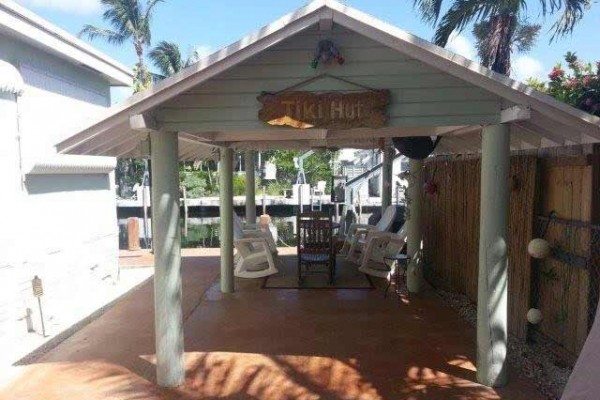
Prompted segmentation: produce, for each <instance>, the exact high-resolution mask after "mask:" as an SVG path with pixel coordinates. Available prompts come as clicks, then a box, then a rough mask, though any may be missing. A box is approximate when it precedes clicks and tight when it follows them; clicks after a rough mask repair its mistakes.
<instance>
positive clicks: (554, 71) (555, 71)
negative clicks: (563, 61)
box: [548, 67, 565, 81]
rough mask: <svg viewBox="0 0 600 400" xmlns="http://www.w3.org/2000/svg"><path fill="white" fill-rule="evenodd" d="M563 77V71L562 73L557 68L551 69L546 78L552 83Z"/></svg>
mask: <svg viewBox="0 0 600 400" xmlns="http://www.w3.org/2000/svg"><path fill="white" fill-rule="evenodd" d="M563 76H565V71H563V70H562V69H560V68H558V67H554V68H553V69H552V71H551V72H550V74H548V77H549V78H550V79H551V80H553V81H556V80H558V79H560V78H562V77H563Z"/></svg>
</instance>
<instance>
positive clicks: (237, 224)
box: [233, 213, 244, 240]
mask: <svg viewBox="0 0 600 400" xmlns="http://www.w3.org/2000/svg"><path fill="white" fill-rule="evenodd" d="M243 238H244V223H243V222H242V219H241V218H240V217H238V215H237V214H236V213H233V240H240V239H243Z"/></svg>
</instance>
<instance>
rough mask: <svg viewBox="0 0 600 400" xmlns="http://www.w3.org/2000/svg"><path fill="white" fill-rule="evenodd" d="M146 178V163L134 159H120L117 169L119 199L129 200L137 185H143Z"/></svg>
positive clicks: (116, 178)
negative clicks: (133, 188)
mask: <svg viewBox="0 0 600 400" xmlns="http://www.w3.org/2000/svg"><path fill="white" fill-rule="evenodd" d="M143 177H144V161H143V160H138V159H134V158H119V159H118V160H117V167H116V168H115V180H116V183H117V185H118V186H119V188H118V190H119V193H118V195H119V197H121V198H128V197H131V195H132V194H133V193H132V192H131V189H132V187H133V185H135V184H136V183H138V184H141V183H142V179H143Z"/></svg>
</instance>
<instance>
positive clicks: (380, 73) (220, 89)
mask: <svg viewBox="0 0 600 400" xmlns="http://www.w3.org/2000/svg"><path fill="white" fill-rule="evenodd" d="M325 38H328V39H331V40H332V41H333V42H334V43H335V44H336V45H337V46H338V48H339V49H340V51H341V53H342V55H343V56H344V58H345V59H346V62H345V63H344V64H343V65H337V64H335V63H334V64H331V65H320V66H319V67H318V68H317V69H316V70H315V69H312V68H311V66H310V63H311V60H312V58H313V57H314V50H315V48H316V45H317V43H318V41H319V40H320V39H325ZM323 73H327V74H330V75H335V76H338V77H341V78H343V79H345V80H347V81H351V82H353V83H356V84H357V85H353V84H349V83H345V82H341V81H338V80H336V79H333V78H330V77H326V78H322V79H319V80H317V81H313V82H311V83H309V84H306V85H301V86H298V87H296V88H295V89H296V90H306V91H319V92H322V91H335V90H344V91H347V90H365V89H364V88H361V87H360V85H362V86H365V87H369V88H375V89H389V90H390V91H391V94H392V104H391V105H390V107H389V109H388V112H389V117H390V119H389V125H390V126H419V125H421V126H431V125H469V124H487V123H496V122H498V120H499V114H500V105H501V101H500V99H499V98H498V97H497V96H495V95H492V94H490V93H488V92H486V91H484V90H482V89H480V88H477V87H475V86H473V85H471V84H468V83H465V82H463V81H461V80H459V79H457V78H454V77H452V76H450V75H448V74H446V73H444V72H443V71H440V70H437V69H435V68H433V67H430V66H428V65H425V64H423V63H421V62H419V61H417V60H414V59H411V58H409V57H407V56H405V55H403V54H399V53H398V52H397V51H395V50H392V49H390V48H387V47H384V46H381V45H380V44H378V43H376V42H374V41H372V40H370V39H368V38H365V37H363V36H361V35H359V34H356V33H353V32H350V31H348V30H346V29H344V28H341V27H339V26H334V30H333V31H332V32H330V33H318V32H317V30H316V28H315V29H311V30H310V31H306V32H304V33H302V34H299V35H297V36H295V37H292V38H290V39H287V40H286V41H284V42H282V43H279V44H277V45H275V46H274V47H272V48H271V49H269V50H266V51H264V52H262V53H261V54H259V55H257V56H255V57H253V58H252V59H250V60H248V61H246V62H244V63H242V64H240V65H238V66H236V67H234V68H232V69H230V70H228V71H226V72H224V73H222V74H221V75H219V76H217V77H216V78H214V79H211V80H209V81H207V82H205V83H203V84H201V85H199V86H198V87H196V88H194V89H192V90H190V91H188V92H187V93H185V94H182V95H180V96H178V97H177V98H175V99H173V100H171V101H169V102H168V103H166V104H164V105H163V106H162V107H161V108H160V109H159V111H158V113H157V116H158V120H159V121H160V123H161V124H162V125H163V126H164V127H165V128H166V129H172V130H187V131H223V130H255V129H263V128H268V125H266V124H264V123H262V122H260V121H258V120H257V117H256V116H257V113H258V110H259V109H260V103H259V102H258V101H257V100H256V97H257V96H258V95H259V94H260V93H261V92H262V91H268V92H277V91H281V90H285V89H287V88H290V87H292V86H294V85H297V84H299V83H302V82H304V81H306V80H307V79H309V78H311V77H315V76H318V75H320V74H323Z"/></svg>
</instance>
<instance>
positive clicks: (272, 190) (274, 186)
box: [257, 181, 292, 196]
mask: <svg viewBox="0 0 600 400" xmlns="http://www.w3.org/2000/svg"><path fill="white" fill-rule="evenodd" d="M291 188H292V184H291V183H285V182H279V181H275V182H271V183H269V184H268V185H267V194H268V195H270V196H282V195H283V191H284V190H286V189H287V190H289V189H291ZM257 193H261V194H262V189H261V190H260V192H257Z"/></svg>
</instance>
